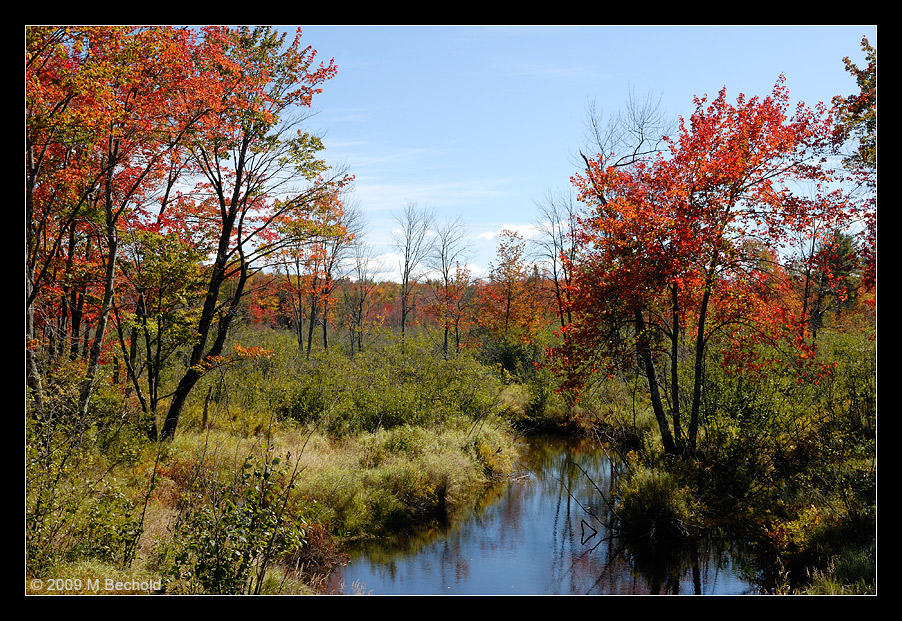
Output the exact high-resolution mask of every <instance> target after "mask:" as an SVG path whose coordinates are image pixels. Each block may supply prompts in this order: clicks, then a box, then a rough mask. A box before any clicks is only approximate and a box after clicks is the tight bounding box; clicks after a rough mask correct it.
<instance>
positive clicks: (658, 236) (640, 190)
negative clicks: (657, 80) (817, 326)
mask: <svg viewBox="0 0 902 621" xmlns="http://www.w3.org/2000/svg"><path fill="white" fill-rule="evenodd" d="M832 129H833V126H832V119H831V118H830V115H829V113H828V111H827V110H826V109H825V108H824V107H823V106H818V107H816V108H814V109H812V108H808V107H805V106H804V105H801V104H800V105H798V106H797V107H796V109H795V110H794V112H793V113H791V112H790V102H789V95H788V92H787V89H786V88H785V86H784V84H783V79H782V78H781V79H780V80H779V81H778V82H777V84H776V86H775V87H774V90H773V92H772V94H771V95H770V96H768V97H764V98H759V97H753V98H750V99H747V98H745V97H744V96H742V95H740V96H739V97H738V99H737V101H736V103H735V104H731V103H729V102H728V101H727V97H726V93H725V91H723V90H722V91H721V92H720V94H719V95H718V96H717V97H716V98H715V99H714V100H712V101H710V102H709V101H708V100H707V99H706V98H696V100H695V112H694V113H693V114H692V116H691V117H690V118H689V119H688V120H681V123H680V129H679V135H678V136H677V137H676V138H675V139H670V140H668V141H667V144H668V146H669V150H668V151H667V152H666V153H662V154H660V155H658V156H657V157H656V158H655V159H653V160H649V161H637V162H635V163H633V164H631V165H629V166H624V167H616V166H608V167H604V165H603V163H604V162H605V159H604V158H603V157H601V156H599V158H597V159H595V160H591V161H590V160H587V164H588V166H587V169H586V171H585V172H584V173H583V174H580V175H577V176H576V177H575V178H574V183H575V184H576V186H577V187H578V189H579V191H580V199H581V200H582V201H583V202H584V203H585V204H586V205H587V206H588V213H587V214H586V215H585V217H583V218H582V219H581V221H580V222H581V230H580V235H581V247H582V248H583V251H582V252H581V254H580V256H579V257H577V259H576V261H575V263H574V265H573V266H572V267H573V270H574V279H573V284H572V287H571V291H570V294H571V299H572V310H573V312H574V321H573V323H571V324H570V325H569V326H567V327H566V328H565V330H564V331H563V332H564V337H565V340H564V344H563V345H562V346H560V347H559V348H556V349H555V350H553V351H552V352H551V353H552V357H551V359H552V361H553V363H554V365H555V366H556V368H557V370H558V371H559V372H560V374H561V375H562V376H563V377H564V379H565V386H567V387H569V388H574V389H578V388H579V387H581V386H582V385H583V383H584V382H585V381H586V379H587V378H588V377H589V376H591V375H592V374H593V373H597V372H603V371H605V370H606V369H610V368H611V365H616V364H618V363H624V362H625V361H627V360H637V361H638V363H639V367H640V369H641V373H642V374H643V375H644V376H645V377H646V379H647V386H648V392H649V396H650V400H651V404H652V407H653V410H654V414H655V417H656V419H657V423H658V427H659V430H660V435H661V439H662V443H663V446H664V448H665V451H667V452H668V453H680V452H683V451H684V450H689V451H692V450H694V449H695V446H696V439H697V434H698V429H699V417H700V409H701V398H702V386H703V380H704V368H705V362H706V358H707V355H708V352H709V347H710V346H711V343H712V339H715V338H717V339H722V340H723V341H724V342H728V343H730V345H731V351H732V352H733V353H734V354H736V355H737V356H742V355H748V358H747V359H746V362H747V363H748V364H753V360H752V358H751V352H752V351H753V349H754V343H756V342H760V341H761V340H767V341H769V342H774V341H776V340H778V339H780V340H783V341H785V342H788V343H790V344H791V345H793V347H794V351H796V352H797V353H798V354H799V357H800V358H805V357H809V356H810V354H811V351H810V346H809V343H808V342H806V339H805V333H804V328H805V326H806V318H805V317H804V316H802V313H800V312H799V310H798V304H794V303H793V302H792V300H791V298H790V297H789V292H790V291H791V283H790V282H789V279H788V278H787V276H786V273H785V272H784V270H783V269H782V266H781V259H782V257H783V254H784V252H785V250H786V243H787V241H788V240H789V239H790V237H791V236H798V235H799V234H800V233H801V234H812V235H814V234H817V233H816V231H822V230H823V231H835V230H841V229H843V228H845V227H846V225H847V224H848V223H849V222H851V220H852V218H853V215H854V210H855V205H854V204H853V203H852V202H851V201H850V199H849V198H848V196H846V195H845V194H844V193H843V192H842V191H841V190H840V189H836V187H837V186H836V183H837V182H838V181H839V180H838V179H837V178H836V177H835V176H834V175H835V171H831V170H830V169H829V168H828V167H827V166H825V165H824V161H823V158H822V154H823V153H824V152H825V150H826V148H827V146H828V144H829V140H830V137H831V132H832ZM797 187H810V188H814V189H813V190H812V191H810V192H808V193H806V194H801V193H799V192H797V191H796V190H795V188H797ZM815 223H817V224H818V226H817V227H815V226H813V225H814V224H815ZM758 362H761V361H758ZM684 367H685V369H686V370H684ZM686 378H688V379H686ZM685 410H688V416H687V415H686V413H685Z"/></svg>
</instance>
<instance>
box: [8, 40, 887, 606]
mask: <svg viewBox="0 0 902 621" xmlns="http://www.w3.org/2000/svg"><path fill="white" fill-rule="evenodd" d="M862 51H863V52H865V55H866V57H867V59H868V63H869V64H868V66H867V67H865V68H861V69H860V68H858V67H857V66H856V65H855V64H854V63H852V62H850V61H849V60H848V59H846V61H845V62H846V68H847V70H848V71H849V73H850V74H851V75H852V76H853V77H855V79H856V81H857V84H858V86H859V87H860V92H859V93H855V94H853V95H851V96H848V97H845V96H840V95H837V97H836V98H834V100H833V101H832V102H831V104H832V105H831V106H830V107H829V108H828V107H827V106H815V107H811V108H808V107H804V106H795V107H794V106H791V105H790V103H789V94H788V87H787V86H786V84H785V80H784V79H783V78H782V77H780V78H778V79H777V81H776V83H775V87H774V90H773V92H772V93H771V94H770V95H769V96H767V97H760V98H759V97H754V98H746V97H744V96H742V95H739V96H737V97H736V98H735V102H733V101H730V100H729V98H728V97H727V94H726V91H723V92H721V93H720V94H719V95H718V96H717V97H715V98H713V99H711V100H708V99H697V100H696V101H695V112H694V114H693V115H692V116H691V117H690V118H689V119H686V120H680V122H678V123H676V124H671V123H670V122H669V121H668V119H666V118H665V117H664V116H663V115H661V114H659V111H657V110H656V109H655V108H654V107H648V106H643V105H639V104H637V103H636V102H631V103H630V106H631V110H630V112H631V114H628V115H624V116H623V117H618V118H616V119H614V120H613V122H612V123H610V124H608V125H606V124H605V123H604V122H603V120H602V119H597V118H594V117H591V118H590V119H589V120H590V122H589V124H588V126H589V127H590V128H591V129H592V131H591V132H590V135H589V140H588V142H587V146H586V147H585V149H584V150H583V151H582V152H581V155H582V159H583V163H584V164H585V167H584V168H583V169H582V170H580V171H577V172H576V174H575V176H574V179H573V182H574V187H573V192H572V193H564V194H563V195H561V196H549V197H548V198H547V199H545V201H544V202H542V203H540V204H539V208H538V210H537V213H536V230H535V233H536V234H535V235H534V236H531V237H530V238H529V239H524V237H523V236H522V235H521V234H520V233H518V232H517V231H502V232H501V235H500V241H499V245H498V248H497V253H496V257H495V261H493V263H492V265H491V267H490V269H489V270H488V272H487V274H486V275H484V276H483V277H481V278H476V277H474V275H473V274H472V273H471V272H470V271H469V269H468V267H467V258H468V254H467V250H468V241H467V237H466V228H465V226H464V223H463V222H462V221H460V220H459V219H454V218H448V219H443V218H440V217H437V216H436V214H435V213H433V212H432V211H431V210H430V209H429V208H427V207H424V206H419V205H416V204H408V205H406V206H399V209H398V212H397V214H396V224H397V226H396V233H395V236H394V239H393V244H394V247H393V250H394V253H395V255H396V256H398V257H400V260H399V264H398V266H397V267H398V272H399V278H398V279H397V280H384V279H382V278H381V277H380V274H381V273H382V269H384V267H385V266H383V265H378V264H377V263H375V260H374V258H373V255H374V252H373V249H372V248H371V247H370V246H369V245H368V241H369V240H368V239H367V229H368V225H367V222H366V218H365V206H360V205H357V204H356V203H355V202H354V200H353V198H352V197H353V194H352V192H351V190H352V188H353V174H352V172H353V171H348V170H344V169H336V168H334V167H330V166H329V165H328V164H327V163H326V162H325V161H323V160H322V159H321V157H320V151H322V149H323V143H322V140H321V138H320V137H319V136H316V135H313V134H310V133H308V132H307V131H305V129H304V120H305V117H306V114H307V112H308V111H309V109H310V105H311V103H312V101H313V100H314V99H315V97H316V95H317V94H318V93H319V92H320V90H321V89H323V88H328V80H329V79H330V78H331V77H332V76H333V75H334V74H335V72H336V71H337V66H336V63H335V62H334V61H331V60H330V61H320V60H319V59H318V58H317V55H316V52H315V51H314V50H312V49H311V48H309V47H305V46H304V45H303V44H302V43H301V37H300V31H298V32H297V34H296V35H295V36H294V37H293V38H292V37H289V36H287V35H285V34H280V33H278V32H277V31H275V30H273V29H271V28H226V27H204V28H197V29H192V28H170V27H138V28H126V27H106V26H99V27H29V28H27V29H26V113H27V114H26V369H25V371H26V377H25V383H26V416H25V422H26V425H25V427H26V439H27V454H26V575H27V576H28V577H36V578H41V577H46V576H52V575H62V574H60V571H61V570H64V571H66V572H68V575H72V576H78V580H79V584H80V585H82V586H84V584H91V583H90V580H91V579H93V578H96V577H97V576H98V574H103V575H105V576H106V575H115V576H118V577H120V578H123V580H125V579H129V580H130V579H132V578H135V579H138V580H137V584H142V582H141V580H140V579H145V580H144V583H153V584H154V585H155V586H154V587H153V589H152V590H153V591H156V592H166V593H274V592H309V591H310V590H311V589H313V590H315V589H316V588H317V587H318V586H321V582H322V580H323V579H324V578H323V577H324V576H326V575H328V571H329V569H330V568H331V567H333V566H334V565H335V564H336V563H340V562H342V559H343V558H344V557H343V551H342V545H344V544H346V543H347V542H350V541H356V540H359V539H365V538H369V537H376V536H384V535H387V534H389V533H391V532H393V531H396V530H399V529H405V528H410V527H412V526H415V525H418V524H423V523H429V522H431V521H434V520H446V519H449V518H450V517H452V516H454V515H456V514H457V513H458V512H461V511H464V510H465V509H466V508H467V507H469V506H471V505H472V504H473V503H474V502H476V501H477V499H478V498H479V495H480V493H481V492H482V491H484V490H485V489H486V488H487V487H488V486H491V485H494V484H497V483H499V482H502V481H504V479H505V477H506V475H507V474H508V473H509V472H510V469H511V467H512V464H513V463H514V461H515V459H516V452H517V441H516V436H517V434H521V433H530V432H539V431H541V432H556V433H565V434H580V435H583V436H586V435H588V436H592V437H595V438H596V439H597V440H598V441H599V443H601V444H604V446H606V447H610V448H611V449H612V451H613V453H615V454H616V456H617V460H618V464H619V468H621V469H622V471H623V473H624V474H623V475H622V476H621V477H620V481H619V483H618V488H617V490H616V491H615V497H614V498H612V499H611V502H612V506H615V507H616V509H617V510H616V512H615V516H616V517H617V521H618V523H617V525H616V528H617V533H618V536H622V537H623V538H624V539H625V540H628V541H631V542H632V543H633V544H634V545H636V546H638V547H644V546H648V545H649V544H651V547H652V548H655V549H657V550H658V551H659V552H660V549H661V548H664V547H667V545H669V543H672V542H674V541H680V540H684V539H686V538H691V537H696V536H700V535H701V534H702V533H704V532H708V531H710V529H711V528H713V525H714V524H718V525H722V524H729V525H730V526H731V527H735V528H738V529H740V530H741V531H742V536H743V537H745V538H747V539H749V540H751V541H754V542H756V544H757V545H759V546H760V551H761V558H762V559H764V560H763V562H764V569H760V570H759V574H758V575H757V576H756V577H759V578H760V579H761V580H762V583H763V584H764V583H766V584H767V585H768V586H767V587H763V588H767V589H770V590H775V591H778V592H790V591H792V592H801V591H800V590H803V589H808V592H818V590H823V591H828V592H856V593H861V592H865V593H867V592H874V590H875V588H876V587H875V571H876V561H875V559H876V533H875V525H876V357H875V350H876V191H875V185H876V146H875V140H876V50H875V49H874V48H872V47H871V46H870V44H869V43H868V41H867V40H864V41H862ZM592 154H597V155H592ZM800 187H801V188H805V190H804V191H799V188H800ZM392 267H394V266H392ZM155 580H156V581H157V582H154V581H155ZM148 581H149V582H148ZM129 583H130V584H131V583H132V582H129ZM74 590H76V591H79V592H87V591H86V590H85V589H84V588H78V589H74Z"/></svg>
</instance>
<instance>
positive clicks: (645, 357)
mask: <svg viewBox="0 0 902 621" xmlns="http://www.w3.org/2000/svg"><path fill="white" fill-rule="evenodd" d="M635 318H636V332H637V335H638V346H639V352H638V353H639V359H640V361H641V362H642V364H643V367H644V369H645V375H646V377H647V379H648V391H649V394H650V395H651V405H652V409H653V410H654V413H655V419H656V420H657V421H658V429H659V430H660V431H661V443H662V444H663V445H664V451H665V452H666V453H667V454H668V455H675V454H677V452H678V451H677V447H676V443H675V442H674V439H673V435H671V432H670V425H669V424H668V423H667V415H666V414H665V413H664V404H663V403H662V401H661V393H660V391H659V390H658V380H657V377H656V375H655V364H654V361H653V360H652V358H651V347H650V346H649V343H648V336H647V335H646V334H645V320H644V319H643V317H642V311H640V310H638V309H637V310H636V311H635Z"/></svg>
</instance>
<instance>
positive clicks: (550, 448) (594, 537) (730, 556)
mask: <svg viewBox="0 0 902 621" xmlns="http://www.w3.org/2000/svg"><path fill="white" fill-rule="evenodd" d="M614 476H615V469H614V468H613V467H612V464H611V461H610V460H609V459H608V457H607V456H606V455H605V453H604V452H603V451H600V450H597V449H594V448H587V447H586V446H575V445H572V444H565V443H563V442H561V441H559V440H531V441H530V442H529V450H528V451H527V452H526V454H525V456H524V457H523V459H522V460H521V463H520V464H519V466H518V469H517V471H516V472H515V473H514V475H513V476H512V478H511V480H510V482H509V483H507V484H506V485H504V486H503V487H501V488H499V489H497V490H495V491H494V493H492V494H490V495H489V496H488V497H487V498H486V499H484V501H483V502H482V503H481V504H480V506H479V507H477V508H476V509H474V510H473V511H472V513H471V514H470V515H469V516H467V517H465V518H463V519H461V520H458V521H456V522H455V523H454V524H453V525H450V526H448V527H447V528H443V529H437V528H433V529H431V530H430V531H429V532H426V533H421V534H419V535H416V536H411V537H409V538H407V539H406V540H404V541H398V542H395V543H393V544H392V545H369V546H368V547H367V548H366V549H363V550H360V551H357V552H354V553H352V555H351V558H350V560H349V562H348V564H347V565H346V566H344V567H341V568H339V569H338V570H337V571H336V572H335V573H334V574H333V575H332V578H331V580H330V587H329V591H330V592H332V593H358V594H373V595H438V594H448V595H646V594H659V593H660V594H689V595H691V594H697V595H739V594H753V593H756V592H758V589H757V588H756V585H755V582H754V575H753V572H751V571H749V570H747V569H746V568H747V567H750V566H751V565H750V564H749V563H743V562H740V560H739V558H740V555H738V553H737V551H736V550H737V546H735V545H734V544H733V543H732V542H730V541H724V540H718V539H715V538H708V539H705V540H702V541H699V542H695V543H693V544H692V545H686V546H684V548H683V549H681V550H677V551H671V552H670V553H668V554H661V553H660V552H658V553H655V554H650V553H648V552H644V553H643V552H641V551H635V550H631V549H629V548H628V547H626V546H625V545H624V544H623V542H622V541H620V540H619V539H617V538H615V537H612V536H611V533H610V531H609V529H608V527H607V526H606V524H607V523H609V521H610V519H609V516H610V511H609V508H608V506H607V499H608V498H610V489H611V484H612V480H613V477H614Z"/></svg>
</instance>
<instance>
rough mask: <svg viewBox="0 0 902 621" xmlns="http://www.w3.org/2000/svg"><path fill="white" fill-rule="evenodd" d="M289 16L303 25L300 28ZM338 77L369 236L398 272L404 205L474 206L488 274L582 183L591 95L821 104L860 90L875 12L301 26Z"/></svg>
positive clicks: (329, 153) (325, 106)
mask: <svg viewBox="0 0 902 621" xmlns="http://www.w3.org/2000/svg"><path fill="white" fill-rule="evenodd" d="M286 29H289V30H290V29H292V28H288V27H286ZM302 32H303V37H302V41H303V42H304V43H305V44H307V45H311V46H312V47H313V48H314V49H316V50H317V53H318V57H319V58H321V59H324V60H328V59H329V58H334V59H335V63H336V65H337V66H338V73H337V75H336V77H335V78H333V79H332V80H330V81H329V82H327V83H326V84H325V87H324V91H323V93H322V94H320V95H319V96H318V98H316V99H315V100H314V105H313V107H314V109H315V110H316V112H317V114H316V116H314V117H313V118H312V119H310V120H309V122H308V129H310V130H312V131H316V132H321V133H323V134H324V142H325V145H326V154H325V156H326V158H327V160H329V161H330V162H333V163H339V162H342V163H344V164H346V165H347V166H348V167H349V169H350V172H351V173H352V174H354V175H356V183H355V188H354V191H353V193H352V195H351V197H352V200H353V201H355V202H356V203H357V204H358V206H359V207H360V209H361V210H363V212H364V213H365V214H366V218H367V222H368V226H367V231H366V241H367V242H368V243H370V244H372V245H373V246H375V247H376V249H377V253H378V254H381V255H383V258H384V265H385V268H386V269H387V270H389V272H390V271H391V270H392V269H393V268H394V267H396V265H395V264H396V261H395V260H394V259H393V258H392V257H391V255H390V253H391V237H390V236H391V231H392V227H393V216H394V214H397V213H398V212H400V210H402V209H403V208H404V206H405V205H406V204H408V203H416V204H417V205H419V206H421V207H428V208H431V209H432V210H434V211H435V213H436V214H437V216H438V217H439V218H440V219H445V218H451V219H453V218H456V217H458V216H459V217H461V218H462V219H463V221H464V222H465V223H466V226H467V229H468V235H469V239H470V240H471V257H470V263H471V265H472V266H473V270H474V273H475V274H476V275H483V274H484V273H485V272H486V270H487V269H488V267H489V263H491V262H492V261H493V260H494V257H495V251H496V249H497V244H498V239H497V237H496V235H497V232H498V231H499V230H501V229H502V228H514V229H518V230H520V232H521V234H524V235H526V236H528V235H529V225H530V224H532V223H534V222H535V221H536V220H537V218H538V211H537V207H536V203H537V202H541V201H542V200H543V199H544V197H546V196H547V195H548V194H549V193H556V192H561V191H564V192H566V191H568V190H569V187H570V186H569V178H570V176H571V175H572V174H574V172H576V171H577V165H576V163H575V160H574V155H575V154H576V153H577V150H578V149H579V148H580V147H581V146H582V145H583V144H584V142H583V134H584V124H585V121H586V118H587V112H586V110H587V104H588V102H589V101H591V100H594V101H595V102H596V107H597V108H598V109H600V110H601V111H602V112H604V113H606V114H607V113H610V114H616V113H617V112H618V111H620V110H621V109H622V108H623V107H624V105H625V103H626V101H627V98H628V96H629V92H630V90H632V91H634V92H635V93H636V94H637V95H639V96H640V97H644V96H645V95H647V94H649V93H653V94H654V96H655V97H660V99H661V105H662V107H663V108H664V109H665V111H666V112H667V113H668V114H670V115H673V116H679V115H686V116H688V115H689V114H690V113H691V112H692V99H693V97H694V96H695V95H704V94H708V95H710V96H712V97H713V96H715V95H716V94H717V92H718V91H719V90H720V89H721V88H723V87H726V89H727V95H728V97H729V98H730V99H734V98H735V96H736V95H738V94H739V93H740V92H741V93H744V94H746V95H747V96H752V95H766V94H768V93H770V91H771V90H772V88H773V85H774V83H775V82H776V81H777V78H778V76H779V75H780V74H783V75H785V76H786V84H787V86H788V89H789V93H790V96H791V97H792V98H793V99H794V100H801V101H804V102H805V103H807V104H810V105H814V104H816V103H817V102H820V101H824V102H829V101H830V99H831V98H832V97H833V96H834V95H838V94H842V95H848V94H851V93H853V92H854V91H855V88H856V85H855V82H854V80H853V78H852V77H851V76H850V75H849V74H848V73H847V72H846V71H845V67H844V65H843V60H842V59H843V57H845V56H849V57H851V58H852V59H853V61H854V62H856V63H857V64H858V65H859V66H863V65H864V56H863V54H862V52H861V49H860V42H861V38H862V36H867V37H868V39H869V41H870V42H871V44H873V45H876V40H877V28H876V26H875V25H865V26H808V27H803V26H782V27H780V26H750V27H735V26H699V27H684V26H679V27H677V26H657V27H654V26H537V27H526V26H509V27H503V26H448V27H444V26H397V27H388V26H340V25H335V26H302Z"/></svg>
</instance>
